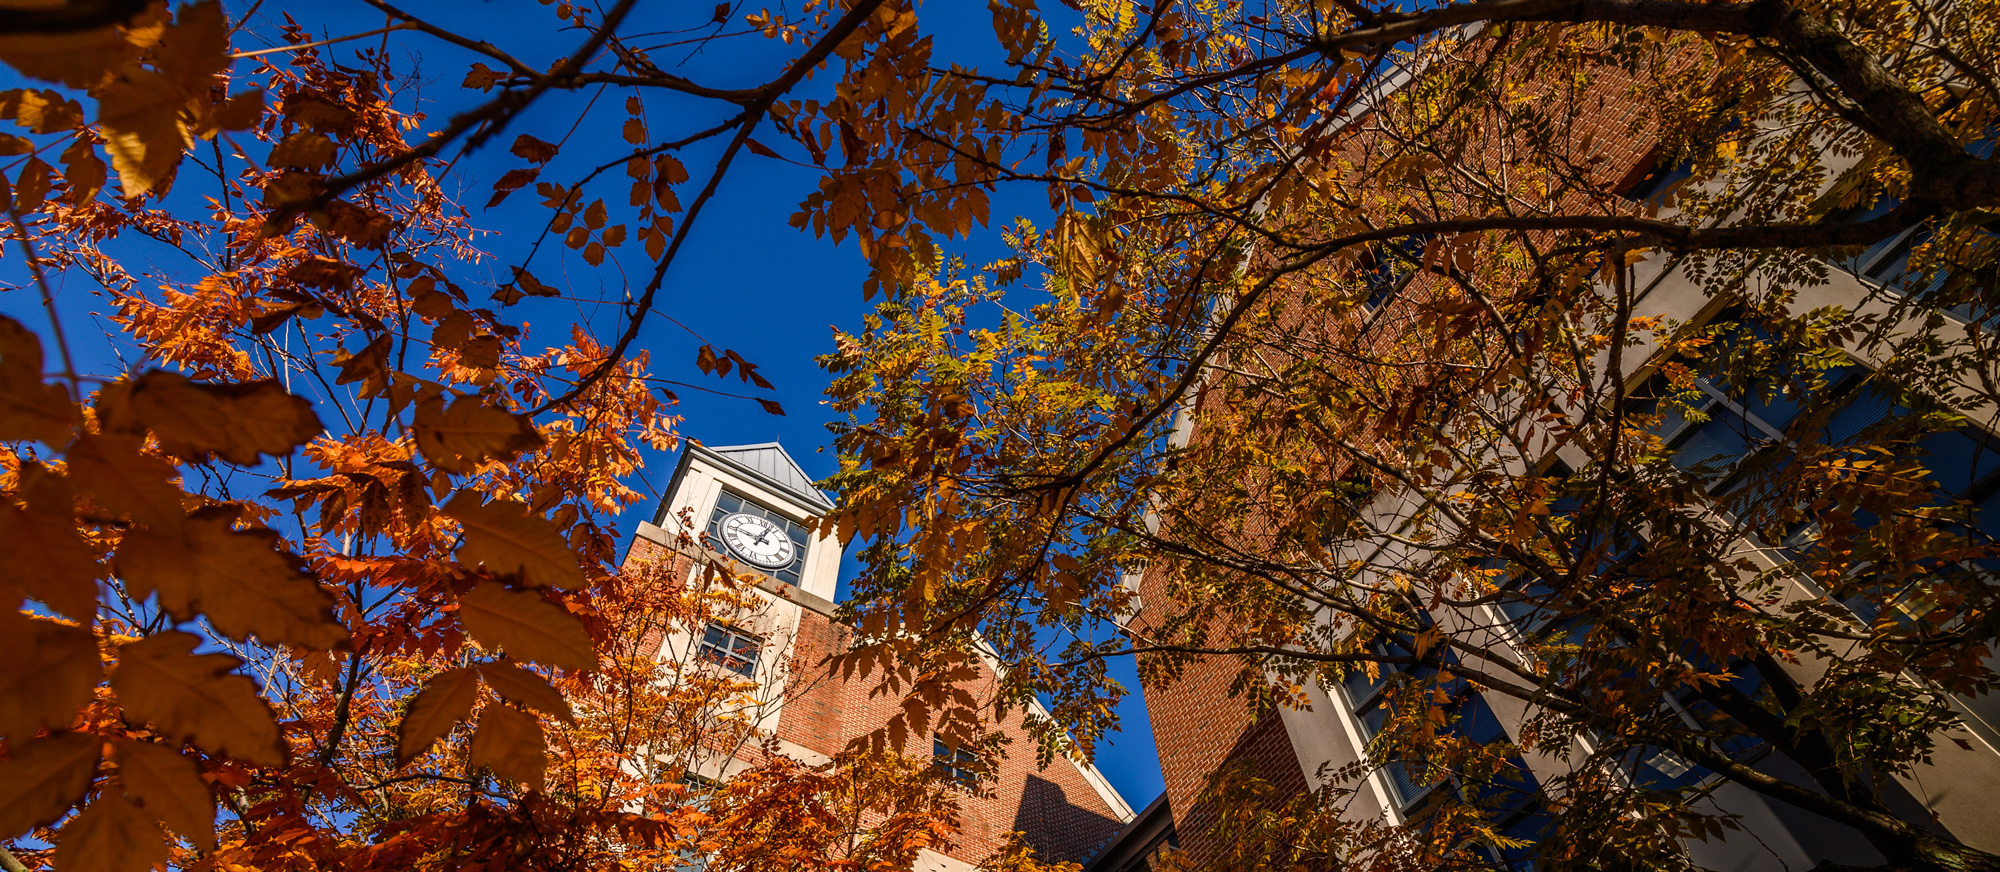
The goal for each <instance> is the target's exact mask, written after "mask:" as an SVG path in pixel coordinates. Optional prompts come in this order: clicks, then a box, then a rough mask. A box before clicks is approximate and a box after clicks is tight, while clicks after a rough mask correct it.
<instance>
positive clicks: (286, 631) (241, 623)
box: [115, 508, 349, 650]
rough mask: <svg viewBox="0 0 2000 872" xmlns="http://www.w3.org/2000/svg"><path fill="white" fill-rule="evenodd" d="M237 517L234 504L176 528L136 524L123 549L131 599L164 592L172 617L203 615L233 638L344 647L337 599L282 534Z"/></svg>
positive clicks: (119, 560) (120, 563)
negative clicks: (286, 546) (244, 524)
mask: <svg viewBox="0 0 2000 872" xmlns="http://www.w3.org/2000/svg"><path fill="white" fill-rule="evenodd" d="M235 516H236V511H235V509H234V508H208V509H203V510H201V511H198V512H196V513H194V514H193V515H190V516H188V518H187V521H186V523H185V524H183V525H182V526H181V528H180V529H178V530H171V529H170V530H153V529H151V528H147V527H136V528H133V529H132V530H130V531H128V532H127V533H126V534H125V540H124V541H123V542H122V543H120V544H119V546H118V555H117V557H116V558H115V562H116V564H117V568H118V574H119V575H120V576H122V577H123V578H124V579H125V581H126V583H127V584H129V585H130V586H131V589H132V595H133V596H136V597H140V598H144V597H145V596H147V595H148V594H150V593H152V592H154V591H158V592H159V594H160V607H161V608H164V609H166V610H167V612H168V613H169V614H172V615H173V616H174V617H176V618H179V619H181V620H183V621H189V620H193V619H194V617H195V615H196V614H197V613H201V614H205V615H207V616H208V620H209V623H210V624H213V625H214V626H215V629H216V630H217V631H219V632H221V633H222V634H223V635H225V636H228V637H229V638H232V639H237V640H244V639H247V638H249V637H250V636H251V635H256V636H257V637H259V638H261V639H263V640H264V641H267V642H282V643H285V644H288V645H297V646H299V647H301V648H314V649H320V650H330V649H334V648H340V647H344V646H345V645H346V644H347V642H348V639H349V633H348V631H347V628H346V627H345V626H343V625H342V624H341V623H340V621H339V620H337V619H336V618H334V616H333V597H332V596H331V595H329V594H327V592H326V591H324V590H321V589H320V586H319V583H318V581H317V580H316V579H314V578H313V577H312V576H311V575H309V574H307V573H306V572H305V568H304V564H303V563H302V562H301V561H300V560H299V559H298V558H297V557H295V556H293V555H291V554H289V553H286V552H284V551H282V550H280V547H279V543H280V542H281V541H282V539H281V537H280V536H279V535H278V533H277V532H276V531H274V530H266V529H251V530H236V529H232V527H231V524H232V522H233V521H234V519H235Z"/></svg>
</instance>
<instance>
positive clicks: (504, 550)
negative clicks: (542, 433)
mask: <svg viewBox="0 0 2000 872" xmlns="http://www.w3.org/2000/svg"><path fill="white" fill-rule="evenodd" d="M444 513H445V514H446V515H447V516H450V517H451V518H452V519H454V520H456V521H458V522H459V523H460V524H462V525H464V526H465V541H464V542H463V543H462V544H460V545H459V548H458V560H459V562H460V563H464V564H467V565H479V566H484V567H485V568H486V571H488V572H491V573H493V574H495V575H519V576H521V580H522V581H523V582H524V583H526V584H528V585H531V586H533V587H562V588H567V587H575V586H577V585H580V584H582V583H583V569H582V568H581V567H579V566H578V565H577V562H576V552H574V551H572V550H570V547H569V543H567V542H565V541H563V537H562V534H561V533H560V532H558V531H557V530H556V526H555V525H554V524H551V523H549V521H548V520H547V519H545V518H541V517H537V516H535V515H533V514H530V513H529V510H528V506H527V504H526V503H520V502H516V501H514V500H494V501H493V502H490V503H481V502H480V501H479V495H478V494H476V493H474V492H472V491H459V492H458V493H457V494H455V495H453V496H452V498H451V502H449V503H446V504H445V506H444Z"/></svg>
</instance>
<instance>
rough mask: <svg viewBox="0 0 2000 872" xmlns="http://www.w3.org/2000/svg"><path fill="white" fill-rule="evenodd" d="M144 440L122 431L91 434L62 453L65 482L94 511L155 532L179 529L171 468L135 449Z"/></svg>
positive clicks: (176, 490)
mask: <svg viewBox="0 0 2000 872" xmlns="http://www.w3.org/2000/svg"><path fill="white" fill-rule="evenodd" d="M144 444H145V440H143V439H141V438H140V437H137V436H128V435H125V434H122V433H93V434H90V435H87V436H84V437H82V438H80V439H78V440H76V444H75V445H71V446H70V448H69V451H68V453H67V455H66V456H67V458H68V460H69V480H70V481H71V482H72V483H74V484H75V485H76V488H77V490H78V491H80V492H82V493H83V494H85V495H86V496H89V497H90V499H91V501H92V502H95V503H96V504H97V507H98V508H99V509H100V510H102V511H104V512H107V513H109V514H110V515H112V516H115V517H121V518H129V519H131V520H132V521H134V522H136V523H140V524H144V525H146V526H148V527H152V528H153V529H156V530H174V529H177V528H179V527H180V524H181V519H182V518H183V517H185V516H186V514H187V512H186V510H185V509H184V508H183V507H182V504H181V489H180V488H179V487H177V486H175V485H174V483H173V480H174V476H175V473H174V467H173V464H170V463H168V462H166V461H164V460H161V459H159V458H157V457H152V456H149V455H146V454H142V453H140V451H139V448H140V446H141V445H144Z"/></svg>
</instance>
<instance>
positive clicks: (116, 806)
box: [55, 793, 168, 872]
mask: <svg viewBox="0 0 2000 872" xmlns="http://www.w3.org/2000/svg"><path fill="white" fill-rule="evenodd" d="M167 858H168V853H167V843H166V840H165V838H163V835H162V834H161V832H160V825H159V824H156V823H154V822H153V817H152V815H149V814H146V813H145V812H143V811H140V810H139V807H138V806H135V805H133V804H132V803H130V802H128V801H127V800H126V799H125V797H123V796H119V795H118V794H116V793H100V794H98V796H97V798H96V799H95V800H92V801H91V803H90V805H89V806H88V807H86V808H85V809H84V810H83V811H82V812H81V813H79V814H78V815H77V816H76V818H75V819H74V820H71V821H70V822H69V823H67V824H65V825H63V828H62V832H61V833H58V834H57V835H56V853H55V866H56V868H57V869H90V870H93V872H144V870H148V869H152V868H154V867H155V866H165V865H166V864H167Z"/></svg>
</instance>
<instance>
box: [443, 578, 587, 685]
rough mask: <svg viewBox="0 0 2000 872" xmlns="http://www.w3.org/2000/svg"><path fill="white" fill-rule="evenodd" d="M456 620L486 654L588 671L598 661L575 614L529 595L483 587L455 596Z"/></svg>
mask: <svg viewBox="0 0 2000 872" xmlns="http://www.w3.org/2000/svg"><path fill="white" fill-rule="evenodd" d="M458 621H459V623H460V624H462V625H464V627H465V631H466V632H467V633H469V634H471V636H472V638H473V639H475V640H478V642H479V644H480V645H482V646H484V647H486V648H488V649H504V650H505V651H506V652H507V653H508V654H511V655H513V656H515V657H519V658H521V659H523V660H532V661H534V662H536V663H541V664H545V665H548V666H560V667H563V668H565V669H588V668H590V667H591V666H594V665H596V663H597V657H596V655H595V654H594V653H592V651H591V648H590V637H589V636H588V635H585V633H584V632H583V624H582V622H580V621H578V620H577V619H576V616H575V615H572V614H570V613H569V612H566V611H564V610H563V609H562V608H560V607H558V606H556V605H555V604H553V603H551V602H549V601H548V600H545V599H543V598H542V595H541V594H539V593H536V592H534V591H531V590H508V589H507V588H506V587H505V586H503V585H499V584H495V583H493V582H490V581H487V582H481V583H479V584H477V585H474V586H473V588H472V589H471V590H468V591H466V592H465V593H462V594H460V595H459V597H458Z"/></svg>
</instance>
